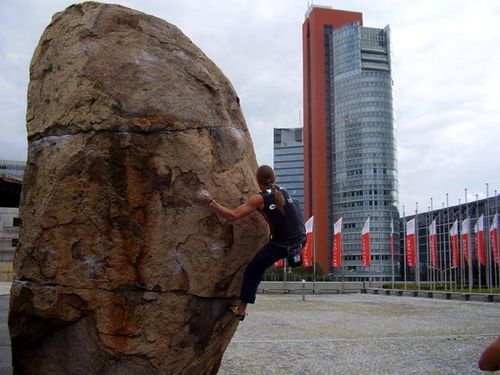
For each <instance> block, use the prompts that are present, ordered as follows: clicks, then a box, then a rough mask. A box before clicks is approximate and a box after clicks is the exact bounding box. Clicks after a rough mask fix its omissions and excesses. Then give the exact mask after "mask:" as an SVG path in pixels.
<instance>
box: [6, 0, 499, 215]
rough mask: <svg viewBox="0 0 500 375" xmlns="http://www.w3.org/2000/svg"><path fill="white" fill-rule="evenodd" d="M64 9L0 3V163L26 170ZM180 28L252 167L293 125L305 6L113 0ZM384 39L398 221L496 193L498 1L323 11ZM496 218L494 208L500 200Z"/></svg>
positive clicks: (50, 0) (391, 1)
mask: <svg viewBox="0 0 500 375" xmlns="http://www.w3.org/2000/svg"><path fill="white" fill-rule="evenodd" d="M72 3H73V2H72V1H65V0H1V1H0V55H1V59H0V93H1V98H2V99H1V101H0V112H1V114H2V115H1V117H0V127H1V133H0V134H1V137H0V159H14V160H25V159H26V149H27V141H26V130H25V112H26V90H27V86H28V71H29V62H30V59H31V56H32V54H33V51H34V49H35V47H36V45H37V43H38V40H39V38H40V36H41V34H42V32H43V30H44V28H45V27H46V26H47V25H48V24H49V22H50V19H51V17H52V15H53V14H54V13H55V12H58V11H60V10H63V9H64V8H65V7H67V6H69V5H71V4H72ZM114 3H119V4H121V5H125V6H129V7H131V8H134V9H137V10H140V11H143V12H146V13H149V14H152V15H155V16H157V17H160V18H163V19H165V20H166V21H168V22H170V23H173V24H175V25H177V26H178V27H179V28H180V29H181V30H182V31H183V32H184V33H185V34H186V35H187V36H188V37H190V38H191V39H192V41H193V42H194V43H195V44H196V45H198V47H200V48H201V49H202V50H203V51H204V52H205V53H206V54H207V55H208V56H209V57H210V58H211V59H212V60H213V61H214V62H215V63H216V64H217V65H218V66H219V67H220V68H221V69H222V70H223V71H224V73H225V74H226V76H227V77H228V78H229V79H230V80H231V82H232V83H233V86H234V87H235V89H236V91H237V93H238V95H239V97H240V100H241V105H242V107H243V112H244V114H245V118H246V121H247V125H248V127H249V129H250V132H251V134H252V138H253V142H254V147H255V152H256V154H257V159H258V161H259V163H260V164H271V165H272V162H273V160H272V150H273V144H272V134H273V133H272V129H273V127H298V126H302V124H301V120H300V112H301V111H302V34H301V33H302V23H303V21H304V14H305V12H306V10H307V7H308V1H307V0H203V1H201V0H182V1H174V0H147V1H145V0H122V1H120V0H118V1H115V2H114ZM314 4H318V5H327V6H331V7H333V8H336V9H344V10H352V11H358V12H362V13H363V21H364V25H365V26H369V27H379V28H382V27H384V26H386V25H387V24H389V25H390V27H391V32H392V54H393V56H392V57H393V71H392V74H393V80H394V99H395V107H396V119H397V122H396V127H397V140H398V159H399V184H400V210H402V207H403V205H405V208H406V213H407V214H408V213H410V212H414V211H415V206H416V204H415V202H417V201H418V202H419V204H418V206H419V211H420V212H421V211H426V210H427V208H428V206H429V205H430V198H431V197H433V202H434V208H437V207H441V205H442V203H445V199H446V193H449V202H450V205H455V204H457V203H458V199H461V201H462V202H463V201H464V199H465V196H464V188H467V189H468V193H469V194H468V195H469V196H468V201H469V202H470V201H471V200H475V199H476V194H478V195H479V197H480V198H482V197H485V196H486V183H489V195H490V196H492V195H493V193H494V190H495V189H496V190H497V191H498V192H500V1H494V0H474V1H472V0H405V1H403V0H377V1H373V0H358V1H356V0H322V1H314ZM499 207H500V201H499Z"/></svg>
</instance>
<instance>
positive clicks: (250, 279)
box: [237, 242, 286, 314]
mask: <svg viewBox="0 0 500 375" xmlns="http://www.w3.org/2000/svg"><path fill="white" fill-rule="evenodd" d="M285 257H286V248H284V247H281V246H279V247H278V246H275V245H273V243H272V242H269V243H268V244H266V245H265V246H264V247H263V248H262V249H261V250H260V251H259V252H258V253H257V255H255V257H254V258H253V259H252V261H251V262H250V263H249V264H248V266H247V268H246V270H245V274H244V276H243V285H242V286H241V294H240V299H241V304H240V307H239V308H238V312H237V313H238V314H244V313H245V311H246V307H247V304H248V303H254V302H255V295H256V294H257V288H258V286H259V283H260V280H261V279H262V275H263V274H264V271H265V270H266V269H267V268H268V267H269V266H271V265H272V264H273V263H274V262H276V261H277V260H279V259H282V258H285Z"/></svg>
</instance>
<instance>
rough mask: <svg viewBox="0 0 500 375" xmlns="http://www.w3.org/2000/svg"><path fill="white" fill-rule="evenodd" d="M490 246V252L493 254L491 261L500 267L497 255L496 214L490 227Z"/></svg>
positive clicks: (499, 256) (499, 258)
mask: <svg viewBox="0 0 500 375" xmlns="http://www.w3.org/2000/svg"><path fill="white" fill-rule="evenodd" d="M490 244H491V251H492V252H493V259H495V263H496V264H498V265H500V254H499V253H498V214H495V216H493V222H492V223H491V227H490Z"/></svg>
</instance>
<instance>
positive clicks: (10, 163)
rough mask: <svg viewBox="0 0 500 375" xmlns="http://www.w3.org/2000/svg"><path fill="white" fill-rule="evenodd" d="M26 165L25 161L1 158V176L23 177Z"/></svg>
mask: <svg viewBox="0 0 500 375" xmlns="http://www.w3.org/2000/svg"><path fill="white" fill-rule="evenodd" d="M25 167H26V162H25V161H19V160H0V176H2V177H8V178H17V179H22V178H23V175H24V169H25Z"/></svg>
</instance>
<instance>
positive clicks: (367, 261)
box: [361, 217, 371, 267]
mask: <svg viewBox="0 0 500 375" xmlns="http://www.w3.org/2000/svg"><path fill="white" fill-rule="evenodd" d="M370 265H371V251H370V217H368V219H366V222H365V225H364V226H363V230H362V231H361V266H362V267H370Z"/></svg>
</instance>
